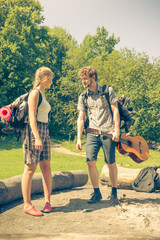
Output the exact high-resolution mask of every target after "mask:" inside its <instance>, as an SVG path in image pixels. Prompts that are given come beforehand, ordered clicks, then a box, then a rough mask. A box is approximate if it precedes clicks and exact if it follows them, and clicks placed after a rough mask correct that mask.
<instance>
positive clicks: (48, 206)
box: [43, 202, 52, 213]
mask: <svg viewBox="0 0 160 240" xmlns="http://www.w3.org/2000/svg"><path fill="white" fill-rule="evenodd" d="M43 212H45V213H50V212H52V208H51V204H50V203H49V202H46V203H45V205H44V208H43Z"/></svg>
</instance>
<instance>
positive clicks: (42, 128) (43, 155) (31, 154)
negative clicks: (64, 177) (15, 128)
mask: <svg viewBox="0 0 160 240" xmlns="http://www.w3.org/2000/svg"><path fill="white" fill-rule="evenodd" d="M37 128H38V131H39V135H40V137H41V140H42V143H43V150H42V151H40V150H38V149H35V137H34V135H33V133H32V130H31V128H30V126H29V125H27V126H26V128H25V129H24V130H23V132H22V144H23V156H24V163H25V164H37V163H39V162H40V161H43V160H50V159H51V150H50V137H49V130H48V123H42V122H37Z"/></svg>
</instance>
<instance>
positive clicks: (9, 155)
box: [0, 137, 160, 182]
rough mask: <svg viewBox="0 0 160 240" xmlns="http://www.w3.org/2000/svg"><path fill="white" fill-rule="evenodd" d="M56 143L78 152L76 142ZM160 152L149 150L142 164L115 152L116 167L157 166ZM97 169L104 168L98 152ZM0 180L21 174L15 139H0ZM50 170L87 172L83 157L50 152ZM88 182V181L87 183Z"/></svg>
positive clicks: (20, 156) (58, 141)
mask: <svg viewBox="0 0 160 240" xmlns="http://www.w3.org/2000/svg"><path fill="white" fill-rule="evenodd" d="M52 141H55V142H57V143H60V144H62V145H63V146H64V147H66V148H67V149H69V150H71V151H74V152H78V150H76V141H60V140H57V139H52ZM83 152H84V153H85V139H84V140H83ZM159 159H160V152H158V151H153V150H150V156H149V159H148V160H147V161H144V162H143V163H140V164H138V163H136V162H134V161H133V160H132V159H130V157H128V156H123V155H121V154H120V153H118V152H117V151H116V162H117V164H118V166H122V167H126V168H134V169H135V168H145V167H147V166H159V165H160V160H159ZM97 161H98V162H97V168H98V172H99V174H100V173H101V170H102V167H103V166H104V164H105V163H104V159H103V152H102V150H100V153H99V157H98V160H97ZM0 163H1V167H0V179H5V178H8V177H12V176H16V175H21V174H23V169H24V161H23V150H22V147H21V143H20V142H18V143H17V142H16V138H15V137H3V138H2V137H1V138H0ZM51 169H52V172H56V171H72V170H84V171H86V172H88V170H87V164H86V162H85V157H81V156H73V155H68V154H62V153H55V152H54V151H52V154H51ZM36 172H40V168H39V167H37V170H36ZM89 182H90V181H89Z"/></svg>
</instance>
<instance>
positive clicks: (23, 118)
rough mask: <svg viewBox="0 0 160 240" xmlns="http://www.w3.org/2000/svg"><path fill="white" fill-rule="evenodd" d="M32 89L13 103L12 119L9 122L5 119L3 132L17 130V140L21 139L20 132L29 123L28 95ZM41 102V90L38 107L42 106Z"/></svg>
mask: <svg viewBox="0 0 160 240" xmlns="http://www.w3.org/2000/svg"><path fill="white" fill-rule="evenodd" d="M37 90H38V89H37ZM31 91H32V90H31ZM31 91H29V92H28V93H25V94H23V95H21V96H19V97H18V98H17V99H16V100H15V101H14V102H13V103H12V105H13V106H14V107H12V108H11V109H12V115H11V118H10V121H9V122H7V121H6V120H3V123H4V128H2V132H3V133H9V134H11V133H13V132H15V133H16V135H17V141H18V140H19V137H20V132H21V131H22V130H23V129H24V128H25V126H26V124H27V123H28V97H29V94H30V92H31ZM38 91H39V90H38ZM41 102H42V94H41V92H40V91H39V102H38V107H39V106H40V104H41Z"/></svg>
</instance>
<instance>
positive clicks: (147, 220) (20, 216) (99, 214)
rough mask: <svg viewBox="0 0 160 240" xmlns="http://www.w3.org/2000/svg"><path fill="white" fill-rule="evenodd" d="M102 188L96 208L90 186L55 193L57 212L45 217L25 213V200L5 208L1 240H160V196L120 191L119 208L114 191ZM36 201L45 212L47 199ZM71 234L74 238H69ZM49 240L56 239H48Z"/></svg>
mask: <svg viewBox="0 0 160 240" xmlns="http://www.w3.org/2000/svg"><path fill="white" fill-rule="evenodd" d="M100 188H101V192H102V196H103V199H102V201H101V202H99V203H97V204H92V205H89V204H87V200H88V199H89V198H90V194H91V193H92V186H90V185H86V186H84V187H80V188H75V189H72V190H63V191H57V192H53V194H52V197H51V202H52V207H53V212H52V213H50V214H44V216H43V217H32V216H30V215H27V214H25V213H23V202H22V200H19V201H16V202H14V203H11V204H7V205H4V206H1V207H0V213H1V216H0V239H12V238H7V236H9V237H11V236H15V234H16V238H13V239H25V237H26V236H27V239H32V234H33V233H34V235H36V236H41V237H42V236H43V235H47V236H53V235H54V236H55V234H62V235H63V236H62V235H61V238H53V239H89V238H87V236H90V235H92V236H97V238H96V239H154V238H156V237H157V239H160V238H159V236H160V228H159V226H160V207H159V206H160V194H159V193H138V192H135V191H133V190H122V189H119V190H118V196H119V199H120V201H119V204H118V205H115V204H114V203H113V202H111V201H109V200H107V196H108V195H109V194H110V188H108V187H107V186H102V185H101V186H100ZM32 199H33V200H32V201H33V204H34V206H35V207H37V208H38V209H42V208H43V205H44V197H43V195H34V196H32ZM6 234H7V235H6ZM68 234H73V235H69V236H70V238H67V236H68ZM75 234H76V235H75ZM77 234H78V235H77ZM82 234H83V236H81V235H82ZM59 236H60V235H59ZM64 236H66V238H64ZM71 236H72V237H73V236H74V237H73V238H72V237H71ZM77 236H79V238H78V237H77ZM80 236H81V237H82V238H80ZM98 236H100V237H101V238H98ZM102 236H105V237H106V238H102ZM109 236H110V237H109ZM2 237H3V238H2ZM4 237H5V238H4ZM85 237H86V238H85ZM107 237H109V238H107ZM112 237H113V238H112ZM116 237H119V238H116ZM130 237H132V238H130ZM34 239H35V238H34ZM39 239H41V238H39ZM44 239H45V236H44ZM47 239H52V238H48V237H47ZM90 239H95V238H94V237H92V238H90Z"/></svg>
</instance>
